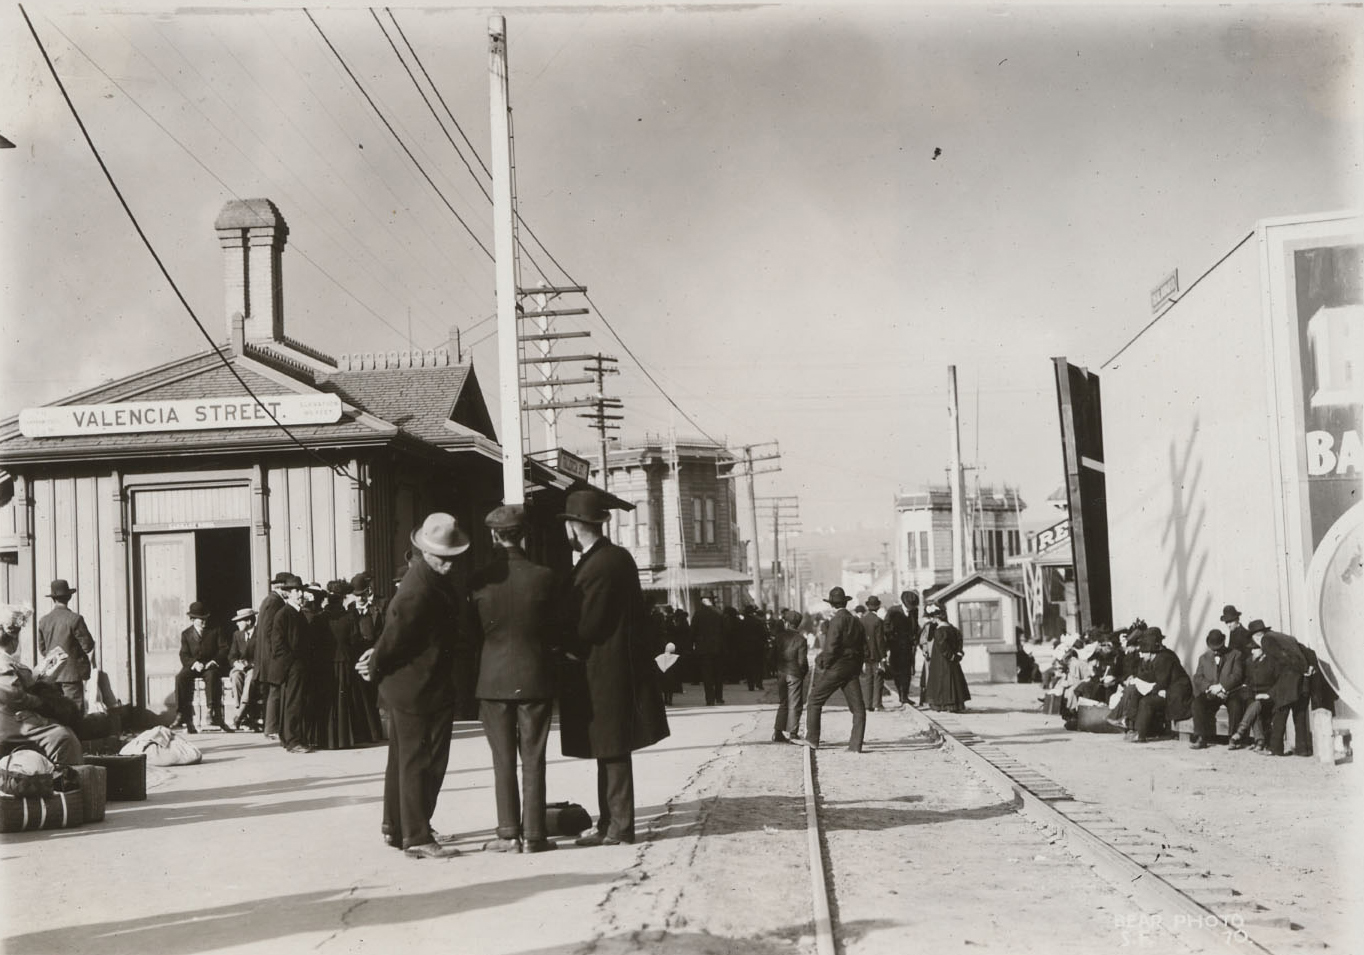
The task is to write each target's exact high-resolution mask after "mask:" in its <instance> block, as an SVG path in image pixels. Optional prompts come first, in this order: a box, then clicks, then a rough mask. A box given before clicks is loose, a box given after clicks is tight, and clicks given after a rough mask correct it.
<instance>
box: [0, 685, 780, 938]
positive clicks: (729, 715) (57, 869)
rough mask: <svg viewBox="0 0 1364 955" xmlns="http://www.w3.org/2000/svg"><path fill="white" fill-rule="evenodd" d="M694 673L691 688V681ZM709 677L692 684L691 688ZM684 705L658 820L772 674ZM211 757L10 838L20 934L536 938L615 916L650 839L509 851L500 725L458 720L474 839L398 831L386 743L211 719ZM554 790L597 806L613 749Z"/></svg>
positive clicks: (458, 763) (466, 816)
mask: <svg viewBox="0 0 1364 955" xmlns="http://www.w3.org/2000/svg"><path fill="white" fill-rule="evenodd" d="M688 689H689V690H690V689H691V688H690V687H689V688H688ZM689 695H690V694H688V695H684V696H683V697H681V698H680V699H682V700H686V699H687V698H688V696H689ZM730 696H731V697H732V699H731V703H732V704H733V705H731V706H728V707H724V708H706V707H687V706H680V707H674V708H671V709H670V710H669V721H670V725H671V728H672V736H671V737H670V738H669V739H667V740H665V741H664V742H662V743H660V744H659V745H658V746H655V747H652V748H650V749H648V750H645V751H643V752H641V753H638V754H636V757H635V785H636V799H637V805H638V806H639V822H640V829H641V831H643V830H644V828H645V827H646V826H647V822H648V820H649V819H650V818H651V817H654V816H656V815H657V814H658V813H660V812H661V811H662V809H663V807H664V806H665V804H666V803H667V802H668V800H669V799H671V798H673V797H674V796H675V795H676V794H677V793H679V792H681V791H682V790H683V789H684V788H685V787H686V785H687V783H688V781H689V780H691V779H692V778H693V777H694V776H695V775H696V774H697V773H698V772H699V771H700V768H701V767H702V766H703V765H704V764H705V763H706V762H707V761H708V760H710V759H711V758H713V757H714V755H715V754H716V752H717V751H718V750H719V749H721V748H722V744H723V743H724V742H725V741H726V740H727V739H729V738H730V737H731V736H732V735H733V734H734V732H735V731H736V729H737V728H739V727H745V726H749V725H751V721H752V719H753V709H752V707H751V706H745V705H744V703H745V701H746V700H747V701H748V702H749V703H751V702H752V701H753V700H754V699H755V698H757V697H758V696H759V694H756V693H744V692H734V693H731V694H730ZM190 740H191V742H193V743H194V744H195V745H196V746H198V747H200V749H201V750H202V751H203V754H204V760H203V762H202V763H200V764H198V765H194V766H183V767H174V768H172V769H168V770H163V771H158V772H155V773H149V776H150V777H151V778H150V779H149V784H150V785H149V792H148V799H147V801H146V802H116V803H110V804H109V810H108V815H107V817H106V819H105V820H104V821H103V822H100V823H91V824H87V825H85V826H82V827H79V828H75V829H68V830H59V831H52V832H36V833H21V834H15V835H7V836H5V837H4V838H3V842H0V855H2V856H3V859H4V871H5V880H4V881H5V891H4V893H3V894H2V896H0V897H3V899H4V905H3V910H2V911H0V914H2V915H3V918H4V931H5V935H6V938H5V939H4V944H3V950H4V951H5V952H7V953H12V955H36V953H64V955H65V953H73V952H75V953H91V955H96V953H97V955H161V953H220V952H222V953H226V952H234V953H251V955H261V953H277V952H279V953H292V952H302V951H321V952H324V953H325V952H358V951H365V952H382V953H389V952H394V953H406V955H422V953H427V952H433V953H434V952H440V953H450V955H459V953H488V955H497V953H503V952H507V953H510V952H524V951H532V950H535V949H537V948H540V947H542V946H544V945H545V944H546V942H547V941H549V942H553V943H555V944H556V945H557V944H569V945H572V944H575V943H581V942H584V941H587V940H589V939H591V938H593V937H594V936H595V935H597V934H598V925H599V922H600V920H601V915H600V913H599V912H598V905H599V904H600V903H601V902H602V900H603V898H604V897H605V896H606V895H607V894H608V892H609V891H610V888H611V886H612V884H613V883H614V882H615V881H616V880H617V879H619V878H621V877H622V874H623V873H625V872H626V871H627V870H628V869H630V867H631V866H632V865H633V864H634V862H635V859H636V856H637V854H638V853H640V852H641V851H642V850H643V848H644V847H643V846H642V845H638V844H637V845H635V846H619V847H600V848H595V849H579V848H576V847H574V846H573V845H572V841H571V840H561V843H566V844H564V845H562V847H561V848H560V850H559V851H557V852H551V853H543V854H538V855H502V854H493V853H483V852H480V851H478V850H479V848H480V847H481V845H482V843H483V842H484V841H485V840H487V839H489V838H491V836H492V832H493V829H494V827H495V823H496V811H495V806H494V802H493V796H492V789H491V786H492V772H491V769H490V768H489V756H488V747H487V743H486V742H485V740H484V739H483V735H482V732H481V730H480V728H479V727H478V726H477V724H469V723H461V724H456V728H455V739H454V742H453V744H452V747H451V758H450V769H449V771H448V772H447V774H446V779H445V787H444V789H443V791H442V794H441V800H440V804H439V806H438V808H437V810H436V818H435V820H434V823H435V826H436V828H437V829H438V830H440V831H442V832H449V833H456V834H458V835H459V836H460V841H459V843H457V844H458V845H459V846H460V848H462V849H464V850H465V851H466V853H467V854H466V855H465V856H462V857H460V858H456V859H452V860H449V861H430V860H421V861H418V860H413V859H408V858H406V857H404V856H403V855H402V853H400V852H397V851H395V850H393V849H391V848H389V847H387V846H385V845H384V843H383V842H382V840H381V837H380V833H379V823H380V816H381V798H382V792H383V771H384V765H385V760H386V756H387V748H386V747H385V746H377V747H369V748H365V749H356V750H336V751H319V752H316V753H312V754H309V755H293V754H289V753H286V752H284V751H283V750H282V749H281V748H280V747H279V746H278V745H277V744H272V743H269V742H267V741H265V740H264V739H263V738H262V737H261V736H260V735H258V734H249V733H237V734H232V735H227V734H219V733H207V732H205V733H200V734H199V735H197V736H194V737H190ZM549 753H550V760H549V765H548V771H547V775H548V789H549V798H550V799H551V800H555V799H570V800H573V801H575V802H579V803H582V804H583V805H584V806H586V807H587V808H588V810H589V811H590V812H591V813H592V814H593V817H594V818H595V816H596V765H595V763H594V762H591V761H587V760H576V759H565V758H564V757H562V756H559V755H557V754H558V753H559V743H558V738H557V731H556V732H555V733H553V734H552V738H551V740H550V747H549Z"/></svg>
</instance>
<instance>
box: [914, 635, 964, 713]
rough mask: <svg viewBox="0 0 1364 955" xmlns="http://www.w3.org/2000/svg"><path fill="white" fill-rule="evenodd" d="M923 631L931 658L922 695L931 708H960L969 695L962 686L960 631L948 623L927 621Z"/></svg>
mask: <svg viewBox="0 0 1364 955" xmlns="http://www.w3.org/2000/svg"><path fill="white" fill-rule="evenodd" d="M924 630H925V631H928V632H926V633H925V634H924V639H925V640H932V646H933V650H932V654H933V655H932V657H931V658H930V659H929V661H928V686H927V687H925V689H924V698H925V701H926V702H927V703H928V705H929V706H931V707H933V708H934V709H935V710H960V709H961V708H962V707H964V706H965V705H966V701H967V700H969V699H970V698H971V691H970V690H969V689H967V687H966V675H965V674H964V673H962V670H961V655H962V639H961V631H960V630H958V629H957V628H956V627H954V626H952V625H951V624H950V623H939V622H937V621H933V620H930V621H929V622H928V623H927V624H926V625H925V626H924Z"/></svg>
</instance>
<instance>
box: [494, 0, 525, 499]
mask: <svg viewBox="0 0 1364 955" xmlns="http://www.w3.org/2000/svg"><path fill="white" fill-rule="evenodd" d="M488 73H489V77H490V80H491V97H490V104H489V118H490V119H491V121H492V149H491V156H492V174H493V261H494V266H495V273H496V275H495V277H496V289H497V368H498V377H499V378H500V381H499V383H498V384H499V387H498V392H499V396H500V404H501V407H502V434H501V439H502V502H503V503H504V504H524V503H525V500H526V489H525V478H524V476H523V473H524V468H525V463H524V461H523V455H524V453H525V448H524V436H523V435H522V432H521V366H520V362H519V361H518V359H519V357H520V349H521V342H520V341H519V338H518V331H519V330H518V328H517V317H516V312H517V304H516V233H515V230H516V224H515V221H514V218H515V214H516V211H515V209H514V207H513V202H512V145H511V89H510V86H509V84H508V73H507V20H506V18H505V17H501V16H491V17H489V18H488Z"/></svg>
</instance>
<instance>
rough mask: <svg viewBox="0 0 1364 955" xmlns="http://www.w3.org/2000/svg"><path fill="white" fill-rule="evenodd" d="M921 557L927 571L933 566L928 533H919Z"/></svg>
mask: <svg viewBox="0 0 1364 955" xmlns="http://www.w3.org/2000/svg"><path fill="white" fill-rule="evenodd" d="M919 555H920V556H919V560H920V562H921V563H922V565H923V567H924V568H925V569H927V568H929V567H932V566H933V555H932V554H931V553H929V550H928V531H919Z"/></svg>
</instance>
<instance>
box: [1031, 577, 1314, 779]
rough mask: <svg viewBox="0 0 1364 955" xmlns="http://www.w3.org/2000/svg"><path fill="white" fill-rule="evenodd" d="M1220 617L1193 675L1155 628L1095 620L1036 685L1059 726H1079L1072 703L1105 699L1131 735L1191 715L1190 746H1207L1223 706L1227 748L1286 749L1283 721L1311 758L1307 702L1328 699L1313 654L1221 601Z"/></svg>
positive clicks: (1139, 738) (1166, 732)
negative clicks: (1049, 700)
mask: <svg viewBox="0 0 1364 955" xmlns="http://www.w3.org/2000/svg"><path fill="white" fill-rule="evenodd" d="M1221 622H1222V623H1223V625H1224V626H1225V627H1226V628H1227V629H1226V632H1224V631H1223V630H1221V629H1213V630H1211V631H1209V632H1208V634H1207V637H1206V639H1205V644H1206V647H1207V649H1206V650H1205V651H1204V652H1203V653H1202V654H1201V655H1200V656H1199V658H1198V662H1197V665H1196V666H1195V668H1194V672H1193V675H1192V676H1190V674H1189V672H1188V670H1186V669H1185V667H1184V664H1183V663H1182V661H1181V660H1180V658H1179V655H1178V654H1176V653H1175V652H1174V651H1173V650H1171V649H1170V648H1168V647H1166V646H1165V635H1164V633H1162V631H1161V629H1160V628H1159V627H1152V626H1148V625H1147V624H1146V622H1145V621H1144V620H1141V619H1138V620H1136V621H1134V622H1133V623H1132V624H1131V625H1130V626H1128V627H1126V628H1123V629H1121V630H1119V631H1117V632H1116V633H1114V632H1110V631H1109V630H1108V629H1107V628H1096V629H1094V630H1091V631H1090V632H1089V633H1087V634H1085V635H1084V636H1082V637H1079V638H1076V639H1074V640H1073V641H1065V640H1063V641H1062V642H1061V643H1060V644H1059V645H1058V646H1057V653H1056V656H1055V660H1054V662H1053V663H1052V664H1051V666H1050V667H1048V668H1047V670H1046V672H1045V673H1044V674H1043V687H1044V690H1045V691H1046V693H1047V694H1048V695H1050V696H1052V697H1054V698H1056V699H1057V702H1058V704H1059V710H1060V713H1061V715H1062V717H1063V719H1064V720H1065V725H1066V727H1067V728H1068V729H1077V728H1082V724H1083V723H1084V722H1085V720H1084V719H1083V714H1082V712H1081V711H1082V709H1083V708H1085V707H1087V706H1090V705H1095V706H1106V707H1108V714H1107V716H1106V719H1107V720H1108V722H1109V723H1111V724H1113V725H1115V726H1121V727H1122V728H1123V730H1124V739H1125V740H1127V741H1128V742H1135V743H1145V742H1149V741H1151V740H1154V739H1160V738H1166V737H1169V736H1171V735H1172V733H1171V729H1172V726H1173V724H1174V723H1177V722H1179V721H1181V720H1187V719H1190V717H1192V720H1193V734H1192V736H1191V738H1190V746H1191V747H1192V748H1193V749H1207V748H1208V746H1209V745H1211V744H1212V743H1214V742H1216V740H1217V738H1218V735H1219V734H1218V733H1217V715H1218V712H1219V711H1220V710H1221V709H1222V708H1223V707H1226V711H1227V727H1228V734H1227V735H1228V746H1229V748H1231V749H1247V748H1248V749H1250V750H1251V751H1253V752H1257V753H1264V754H1271V755H1276V756H1284V755H1290V754H1289V753H1287V752H1286V751H1285V745H1284V743H1285V738H1286V736H1287V726H1288V723H1289V720H1290V719H1291V720H1292V723H1293V743H1294V747H1293V754H1294V755H1298V756H1311V755H1312V735H1311V730H1310V725H1309V709H1323V710H1333V709H1334V706H1335V701H1336V693H1335V690H1334V689H1333V688H1332V687H1331V684H1330V682H1329V681H1328V680H1327V679H1326V676H1325V674H1324V673H1322V668H1321V664H1320V661H1319V660H1318V659H1317V655H1316V653H1315V652H1314V651H1313V650H1312V649H1311V648H1310V647H1307V646H1304V645H1303V644H1302V643H1300V642H1299V641H1298V640H1296V639H1294V638H1293V637H1292V636H1290V635H1288V634H1286V633H1281V632H1279V631H1276V630H1272V629H1271V628H1270V627H1269V626H1268V625H1267V624H1266V623H1265V622H1264V621H1263V620H1252V621H1251V622H1250V625H1249V626H1248V627H1246V626H1242V625H1241V613H1240V611H1238V610H1237V609H1236V607H1235V606H1233V605H1230V604H1228V605H1227V606H1226V607H1224V608H1223V610H1222V617H1221ZM1044 700H1045V697H1044Z"/></svg>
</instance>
